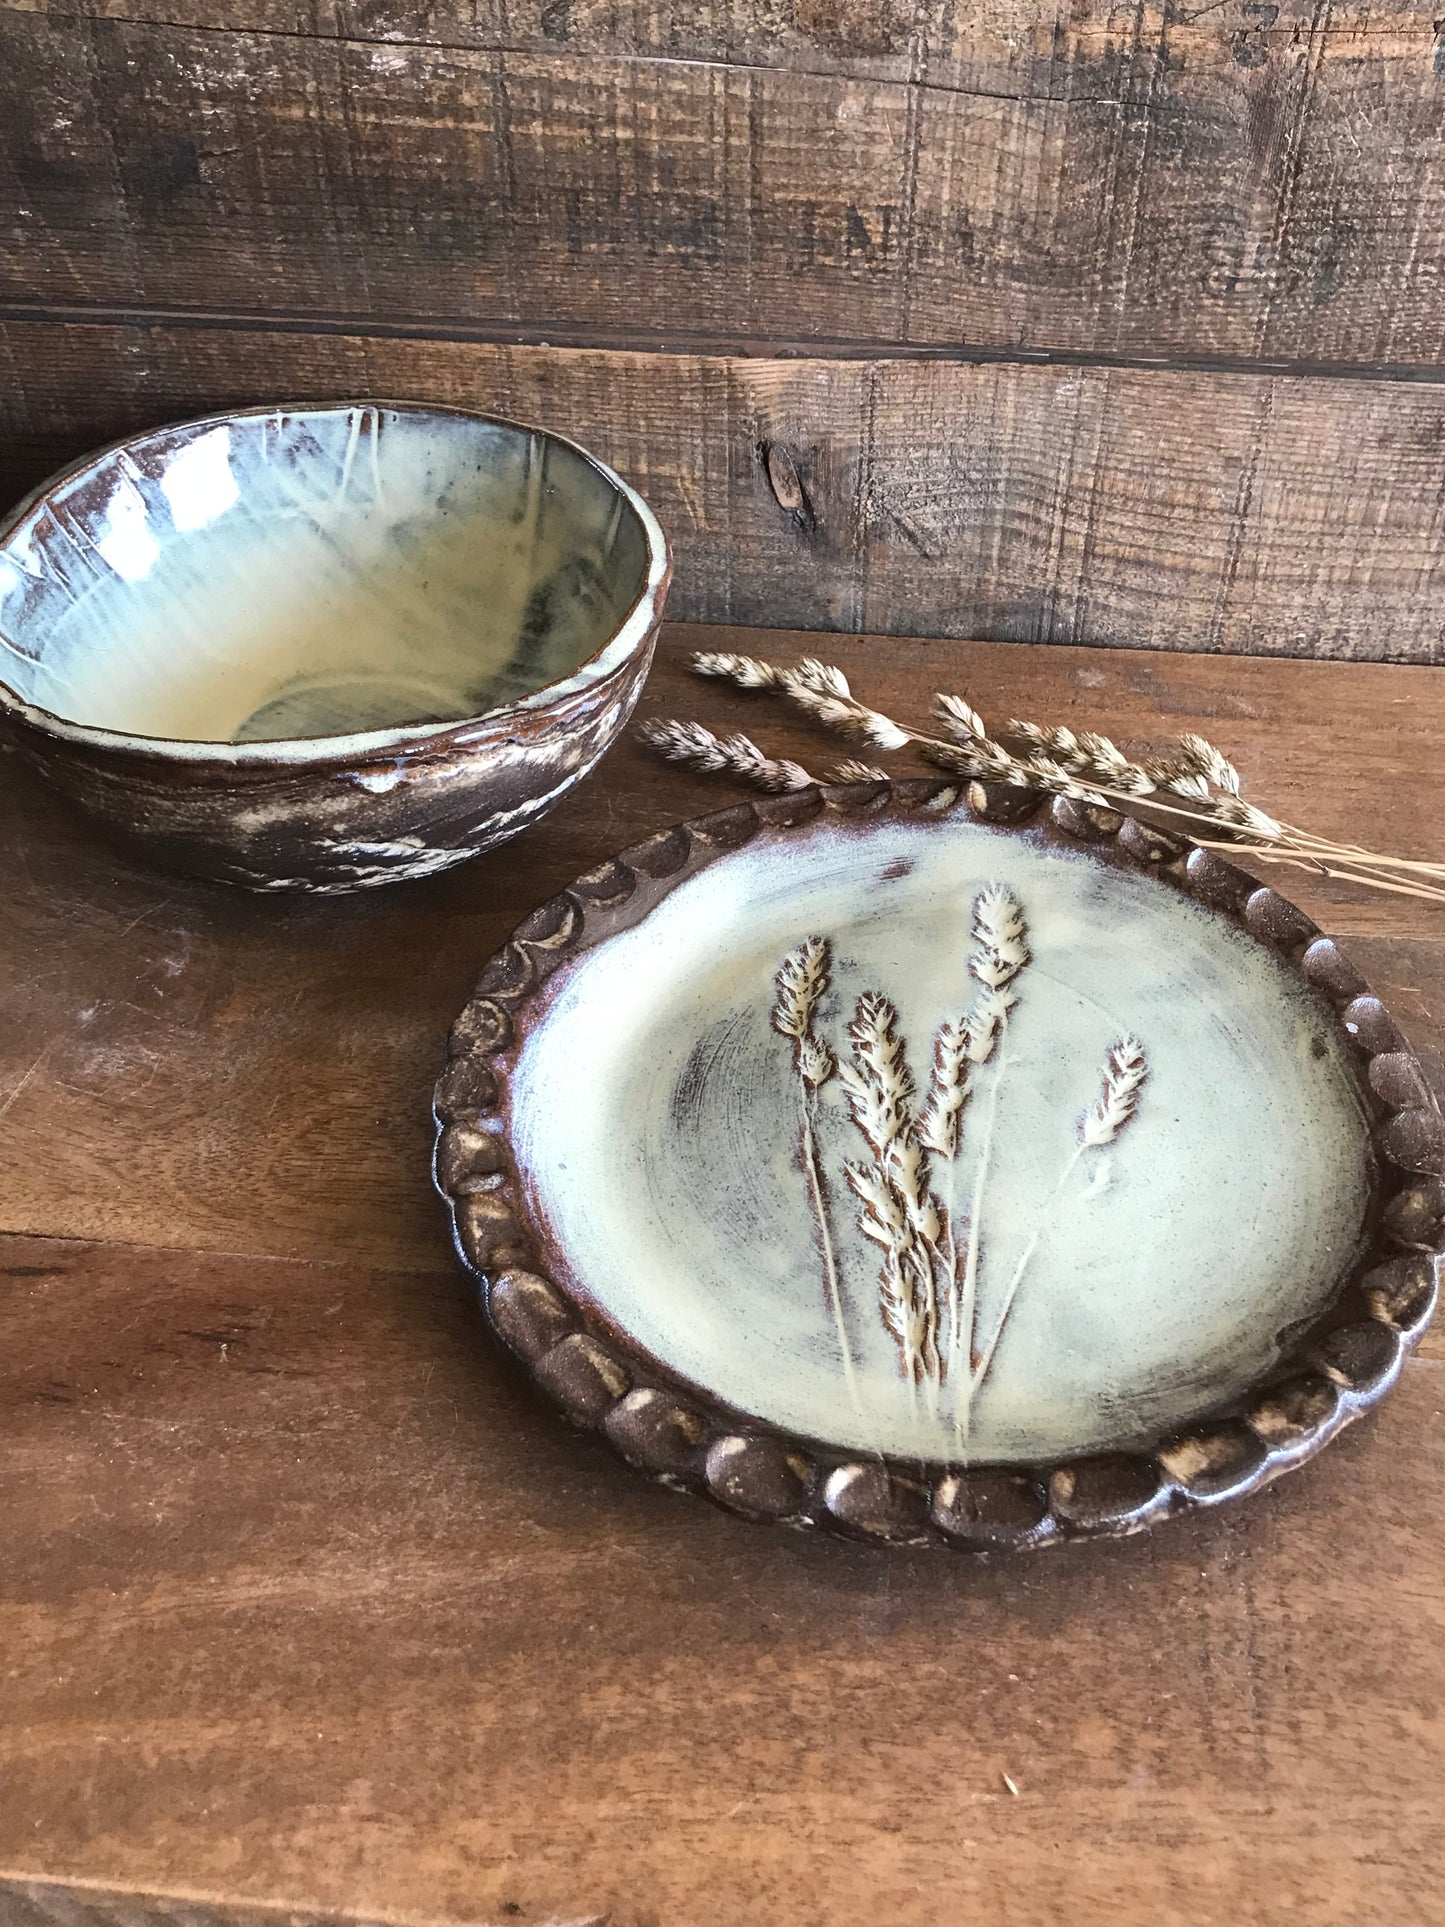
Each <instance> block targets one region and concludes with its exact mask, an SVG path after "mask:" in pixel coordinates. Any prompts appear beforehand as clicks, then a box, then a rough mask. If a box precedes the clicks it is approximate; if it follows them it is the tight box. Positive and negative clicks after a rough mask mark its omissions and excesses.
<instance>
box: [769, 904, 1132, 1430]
mask: <svg viewBox="0 0 1445 1927" xmlns="http://www.w3.org/2000/svg"><path fill="white" fill-rule="evenodd" d="M1030 961H1031V954H1030V950H1029V932H1028V920H1027V918H1026V916H1025V913H1024V907H1023V904H1022V903H1021V902H1020V901H1019V899H1018V897H1017V896H1015V895H1014V893H1013V892H1012V891H1011V890H1010V889H1009V888H1007V886H1005V885H1003V884H998V883H993V884H989V885H987V886H986V887H985V888H983V889H982V890H980V891H978V892H977V894H976V895H975V897H974V899H973V903H972V919H971V948H970V952H969V957H968V973H969V975H970V976H971V977H972V978H973V980H974V983H975V985H976V990H975V994H974V998H973V1001H972V1003H971V1004H970V1006H969V1008H968V1011H967V1013H966V1015H965V1016H964V1017H963V1018H962V1019H961V1020H954V1019H944V1021H943V1022H941V1023H940V1024H939V1026H938V1028H937V1029H936V1031H935V1032H934V1035H933V1040H932V1046H933V1047H932V1057H931V1061H930V1069H929V1079H928V1085H927V1089H926V1091H925V1094H924V1096H923V1099H922V1102H921V1103H920V1102H918V1101H917V1096H918V1093H917V1085H916V1083H915V1080H914V1077H913V1073H912V1071H911V1069H910V1068H909V1064H908V1054H907V1045H906V1043H905V1040H904V1038H903V1036H902V1033H901V1031H900V1028H899V1016H898V1011H897V1009H896V1007H895V1006H894V1004H893V1003H892V1002H891V1001H890V1000H889V999H888V998H887V997H886V996H884V995H883V994H882V993H881V992H880V991H877V990H872V989H869V990H864V991H863V992H862V993H861V994H860V995H859V997H858V999H857V1003H856V1007H855V1011H854V1015H853V1017H852V1019H851V1020H850V1022H849V1023H848V1026H847V1035H848V1056H847V1057H846V1058H841V1059H840V1057H839V1056H838V1055H837V1054H836V1053H835V1052H834V1050H833V1049H832V1047H831V1046H830V1045H829V1044H828V1043H827V1042H825V1040H824V1039H823V1038H822V1037H821V1036H820V1035H819V1032H818V1028H817V1018H818V1012H819V1006H820V1005H821V1003H822V1000H823V998H824V996H825V995H826V993H827V991H828V988H829V985H830V982H831V969H832V947H831V944H830V942H829V940H828V939H827V938H826V937H820V936H812V937H808V938H807V939H805V941H804V942H803V943H801V944H800V945H799V946H798V947H797V948H796V949H795V950H792V951H790V952H789V953H788V954H787V955H786V956H785V957H784V958H783V961H782V963H781V964H780V965H779V967H778V970H777V972H776V975H775V977H774V991H775V999H774V1003H773V1006H772V1010H771V1013H770V1022H771V1025H772V1028H773V1029H774V1030H775V1031H776V1032H777V1033H778V1034H779V1035H780V1036H781V1037H783V1038H785V1039H787V1040H788V1041H789V1043H790V1044H791V1046H792V1064H793V1071H794V1075H795V1076H796V1078H797V1082H798V1102H799V1118H800V1124H799V1140H800V1154H801V1162H802V1167H803V1173H804V1180H805V1184H806V1188H807V1191H808V1198H809V1205H810V1208H811V1211H812V1214H813V1217H814V1221H815V1224H816V1228H817V1237H818V1244H819V1248H820V1250H821V1253H822V1258H823V1270H824V1279H825V1283H826V1287H827V1294H828V1302H829V1307H830V1310H831V1312H832V1315H833V1320H834V1324H835V1328H836V1332H837V1338H838V1344H839V1349H840V1352H841V1355H842V1363H843V1374H844V1378H845V1381H846V1383H847V1387H848V1395H849V1399H850V1401H851V1402H852V1404H853V1406H854V1409H855V1411H856V1410H861V1406H860V1393H859V1385H858V1375H857V1369H856V1364H855V1360H854V1356H853V1348H852V1346H851V1344H850V1342H849V1337H848V1326H847V1316H846V1312H845V1307H844V1302H843V1291H842V1285H841V1281H840V1277H839V1269H838V1259H837V1253H836V1251H835V1249H834V1244H833V1239H832V1233H831V1230H830V1227H829V1223H828V1211H827V1197H826V1190H825V1186H824V1181H823V1165H822V1157H821V1154H820V1148H819V1131H818V1102H819V1093H820V1091H821V1090H822V1088H823V1087H824V1086H825V1085H826V1084H828V1083H829V1082H830V1081H831V1080H832V1079H833V1078H834V1077H835V1076H836V1077H837V1079H838V1081H839V1083H840V1084H841V1086H842V1089H843V1094H844V1097H845V1100H846V1103H847V1108H848V1113H849V1117H850V1119H851V1122H852V1124H853V1126H854V1128H855V1129H856V1130H857V1131H858V1133H859V1135H860V1136H861V1138H862V1139H863V1143H864V1145H865V1147H866V1149H867V1152H868V1156H867V1157H866V1158H861V1159H860V1158H853V1159H848V1160H845V1162H844V1166H843V1174H844V1177H845V1178H846V1180H847V1183H848V1188H849V1190H850V1191H851V1192H852V1194H853V1198H854V1200H855V1202H856V1204H857V1207H858V1209H857V1215H856V1223H857V1228H858V1230H859V1232H860V1233H861V1234H862V1236H863V1237H864V1238H866V1239H867V1240H868V1241H869V1243H871V1244H873V1245H875V1246H877V1248H878V1250H879V1252H880V1253H881V1264H880V1268H879V1273H878V1308H879V1312H880V1314H881V1317H882V1321H883V1325H884V1328H885V1329H886V1330H887V1332H888V1334H889V1336H890V1337H891V1338H892V1340H893V1342H894V1344H895V1345H896V1347H897V1350H898V1356H899V1363H900V1366H901V1369H902V1372H903V1376H904V1379H905V1381H906V1383H907V1385H908V1392H909V1401H910V1405H912V1406H914V1407H915V1408H916V1404H917V1398H918V1393H919V1390H920V1388H922V1389H923V1391H924V1394H925V1396H926V1398H927V1400H928V1406H929V1410H930V1412H931V1413H932V1414H933V1415H935V1416H936V1415H937V1413H938V1411H939V1407H940V1403H941V1395H942V1392H943V1388H944V1387H945V1385H948V1386H950V1387H951V1389H952V1393H953V1405H952V1415H953V1429H954V1436H955V1440H956V1443H957V1449H958V1452H959V1455H960V1456H964V1455H966V1452H967V1445H968V1436H969V1428H970V1422H971V1416H972V1405H973V1400H974V1398H975V1396H976V1394H977V1393H978V1391H979V1389H980V1388H981V1387H982V1385H983V1384H984V1382H985V1380H986V1379H987V1377H988V1374H989V1371H990V1369H991V1368H992V1365H993V1362H994V1358H995V1356H996V1354H997V1352H998V1348H999V1345H1000V1342H1001V1340H1002V1338H1003V1335H1004V1331H1005V1328H1006V1326H1007V1324H1008V1321H1009V1317H1010V1314H1011V1313H1012V1311H1013V1307H1014V1302H1015V1300H1016V1298H1017V1297H1018V1293H1019V1289H1020V1286H1021V1285H1022V1283H1023V1280H1024V1277H1025V1275H1026V1273H1027V1272H1028V1269H1029V1266H1030V1265H1031V1264H1032V1262H1033V1259H1034V1256H1035V1254H1036V1252H1037V1250H1038V1247H1039V1244H1040V1243H1041V1241H1042V1239H1043V1237H1044V1235H1045V1233H1046V1232H1047V1230H1048V1227H1049V1225H1050V1223H1051V1222H1052V1219H1053V1214H1054V1213H1055V1210H1056V1208H1057V1206H1058V1203H1059V1201H1060V1199H1061V1198H1062V1196H1063V1194H1064V1191H1065V1188H1066V1186H1067V1183H1068V1180H1069V1178H1070V1177H1071V1176H1072V1174H1073V1172H1074V1170H1075V1169H1076V1167H1077V1166H1078V1164H1079V1162H1080V1160H1081V1159H1082V1158H1083V1157H1084V1156H1085V1155H1086V1154H1087V1153H1088V1152H1090V1151H1096V1150H1100V1149H1102V1148H1103V1147H1105V1146H1106V1145H1109V1144H1112V1143H1114V1142H1115V1140H1116V1139H1117V1138H1118V1137H1119V1135H1120V1133H1121V1132H1122V1131H1123V1129H1124V1127H1125V1126H1126V1125H1127V1124H1128V1123H1129V1121H1130V1120H1131V1119H1132V1118H1133V1116H1134V1115H1135V1112H1136V1111H1137V1109H1138V1105H1139V1098H1140V1093H1141V1092H1142V1090H1143V1086H1144V1082H1145V1079H1146V1077H1147V1074H1148V1067H1147V1061H1146V1058H1145V1053H1144V1047H1143V1045H1142V1044H1140V1042H1139V1041H1138V1039H1137V1038H1135V1037H1133V1036H1129V1035H1126V1036H1124V1037H1121V1038H1120V1039H1119V1040H1118V1042H1117V1043H1115V1044H1114V1045H1113V1046H1112V1047H1111V1048H1110V1050H1109V1052H1108V1054H1107V1056H1106V1058H1105V1063H1104V1069H1103V1073H1102V1079H1101V1087H1100V1092H1099V1095H1098V1097H1097V1098H1096V1100H1095V1101H1094V1103H1093V1104H1092V1105H1091V1106H1090V1108H1089V1109H1088V1110H1087V1111H1086V1112H1085V1113H1084V1115H1083V1116H1082V1117H1081V1118H1080V1120H1079V1122H1078V1125H1077V1127H1076V1134H1077V1142H1076V1143H1075V1145H1074V1147H1073V1149H1072V1150H1071V1151H1070V1153H1069V1155H1068V1157H1067V1158H1066V1160H1065V1162H1064V1165H1063V1169H1062V1170H1061V1172H1060V1173H1059V1176H1058V1178H1057V1180H1056V1181H1055V1183H1054V1185H1053V1188H1052V1189H1051V1191H1050V1192H1049V1194H1048V1196H1047V1197H1046V1199H1045V1200H1044V1202H1043V1204H1042V1206H1041V1208H1040V1211H1039V1215H1038V1219H1037V1221H1036V1223H1035V1225H1034V1227H1033V1230H1032V1232H1031V1234H1030V1236H1029V1238H1028V1241H1027V1243H1026V1244H1025V1247H1024V1250H1023V1252H1022V1254H1021V1256H1020V1258H1019V1260H1018V1263H1017V1264H1016V1266H1015V1268H1014V1271H1013V1274H1012V1276H1011V1277H1010V1279H1009V1281H1008V1284H1007V1286H1006V1287H1005V1289H1004V1293H1003V1297H1002V1301H1001V1303H1000V1306H999V1310H998V1314H997V1317H996V1320H995V1322H994V1328H993V1333H992V1336H991V1337H990V1338H989V1340H988V1342H987V1344H986V1345H984V1346H982V1348H980V1346H979V1344H978V1337H977V1326H978V1312H979V1304H980V1290H979V1286H980V1268H981V1263H982V1257H983V1252H984V1239H983V1221H984V1211H985V1205H986V1203H987V1199H988V1180H989V1174H990V1169H991V1164H992V1158H993V1151H994V1141H995V1134H996V1128H997V1120H998V1111H999V1102H1000V1092H1001V1088H1002V1085H1003V1079H1004V1074H1005V1071H1006V1070H1007V1068H1008V1061H1009V1060H1008V1052H1007V1048H1006V1039H1007V1033H1008V1028H1009V1023H1010V1019H1011V1017H1012V1015H1013V1013H1014V1011H1015V1009H1016V1008H1017V1007H1018V1004H1019V1002H1020V998H1021V985H1022V981H1023V973H1024V972H1025V970H1026V969H1027V966H1028V964H1029V963H1030ZM990 1064H992V1065H993V1075H992V1077H991V1079H990V1082H989V1092H988V1100H987V1104H986V1106H985V1110H984V1115H983V1120H982V1134H981V1139H980V1142H979V1144H978V1147H977V1151H976V1155H975V1159H974V1167H973V1186H972V1193H971V1205H970V1210H969V1213H968V1216H967V1219H966V1224H967V1241H966V1244H965V1245H964V1246H963V1248H962V1249H960V1244H959V1229H960V1227H959V1222H958V1219H957V1216H956V1210H955V1205H954V1189H955V1175H954V1174H955V1167H956V1164H957V1161H958V1158H959V1155H960V1152H961V1150H962V1148H963V1145H964V1139H965V1135H966V1131H965V1125H966V1118H965V1111H966V1107H967V1105H968V1101H969V1098H970V1096H971V1094H972V1089H973V1081H974V1077H975V1074H976V1073H977V1072H978V1071H979V1070H981V1069H982V1068H983V1067H984V1066H986V1065H990ZM940 1164H941V1166H942V1167H943V1168H944V1170H945V1171H946V1174H947V1175H946V1182H944V1184H943V1190H944V1196H943V1197H940V1195H939V1193H938V1191H937V1190H936V1189H935V1166H936V1165H940Z"/></svg>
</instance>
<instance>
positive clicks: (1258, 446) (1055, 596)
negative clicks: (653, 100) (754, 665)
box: [0, 322, 1445, 662]
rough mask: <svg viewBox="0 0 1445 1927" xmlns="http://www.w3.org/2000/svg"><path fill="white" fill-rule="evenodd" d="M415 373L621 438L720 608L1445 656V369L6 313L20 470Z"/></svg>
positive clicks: (6, 405) (3, 458)
mask: <svg viewBox="0 0 1445 1927" xmlns="http://www.w3.org/2000/svg"><path fill="white" fill-rule="evenodd" d="M340 395H394V396H395V395H399V396H402V397H410V398H415V399H418V400H436V401H444V402H452V403H461V404H464V405H469V406H475V407H482V408H488V409H492V410H494V411H496V412H500V413H503V414H510V415H513V416H515V417H516V418H518V419H520V420H523V421H529V422H535V423H538V424H540V425H541V426H543V427H547V428H553V429H558V430H560V431H561V432H562V433H564V434H568V435H571V436H573V437H575V438H576V439H578V440H580V441H582V442H583V443H585V444H586V445H587V446H589V447H591V448H593V449H595V450H596V451H597V452H598V453H599V454H601V455H602V456H604V457H605V458H606V459H607V460H608V461H610V462H612V463H613V464H614V466H616V467H617V468H619V469H620V470H621V471H622V473H623V474H624V475H626V476H627V478H628V479H629V480H630V481H632V482H633V483H635V484H636V485H637V487H639V488H640V489H641V490H642V491H643V493H644V494H645V495H646V496H647V497H648V499H649V501H650V502H651V503H652V505H653V507H654V508H655V509H656V511H657V513H658V515H659V517H660V518H661V520H662V522H663V524H664V526H665V528H666V529H667V531H668V534H669V536H670V537H671V538H672V540H673V542H674V545H675V548H676V550H677V555H678V569H677V576H676V581H675V585H674V589H673V597H672V602H671V605H670V606H671V607H672V608H673V609H674V611H675V612H676V613H677V614H679V615H681V616H684V617H687V618H690V619H693V620H702V621H717V622H721V621H739V622H746V623H752V624H760V623H769V622H772V623H777V622H779V621H784V622H786V623H788V624H789V625H791V626H796V627H809V628H824V629H842V630H865V631H876V632H880V633H889V634H895V635H902V634H911V635H924V636H927V635H953V636H961V637H966V636H970V635H992V636H994V637H996V638H998V639H999V640H1016V641H1047V642H1070V643H1072V642H1079V643H1089V644H1102V645H1115V644H1117V645H1124V646H1154V647H1159V648H1170V649H1196V650H1222V651H1226V652H1245V651H1247V652H1251V653H1275V654H1296V655H1317V656H1333V657H1359V658H1371V657H1373V658H1380V657H1393V658H1396V659H1400V660H1413V661H1416V662H1439V661H1445V612H1442V608H1441V605H1440V602H1439V598H1438V597H1436V596H1434V595H1433V594H1432V593H1431V585H1432V582H1433V579H1434V577H1435V575H1436V573H1437V572H1438V571H1439V569H1440V567H1441V563H1442V558H1445V486H1442V468H1441V465H1442V459H1445V458H1442V449H1445V387H1437V386H1435V385H1433V384H1418V383H1417V384H1410V383H1400V382H1385V381H1368V382H1367V381H1346V380H1327V379H1323V378H1319V377H1316V378H1312V379H1301V378H1297V377H1287V376H1278V375H1275V376H1270V375H1247V376H1246V375H1229V374H1221V373H1204V372H1197V371H1196V372H1178V371H1176V372H1165V371H1141V370H1121V369H1112V370H1111V369H1099V368H1092V369H1058V368H1040V367H1032V366H1027V365H1023V364H1019V363H1010V364H1001V365H992V366H987V365H986V366H968V365H963V364H959V363H953V362H928V361H925V362H918V361H896V360H895V361H881V362H869V363H864V362H851V361H839V360H811V359H804V360H778V359H766V358H756V359H755V358H750V357H744V356H734V357H727V356H710V355H708V356H704V355H679V354H632V353H627V354H623V353H612V352H608V351H604V350H598V349H586V350H583V349H578V350H562V349H548V348H539V347H519V346H505V345H501V344H485V343H460V342H435V341H433V342H423V341H408V340H396V339H387V338H382V337H377V336H368V335H317V334H315V333H311V332H304V331H297V330H295V329H286V330H282V331H279V332H269V331H261V330H257V329H245V328H240V327H231V326H224V327H216V328H210V327H196V328H175V327H161V326H152V327H140V326H133V325H132V326H121V325H108V326H95V325H81V324H71V325H66V326H52V325H45V324H40V323H20V322H11V323H8V324H0V489H3V492H4V494H5V495H6V496H9V497H13V496H15V495H18V494H19V493H20V492H21V490H22V489H23V488H26V487H29V486H31V485H33V484H34V483H37V482H39V481H40V480H41V479H42V478H43V477H44V475H46V474H47V473H48V472H49V471H50V470H51V469H52V468H54V467H55V466H57V465H58V464H59V463H60V462H61V461H63V460H66V459H69V458H71V457H73V456H75V455H78V454H80V453H82V452H84V451H85V450H86V449H88V448H90V447H93V446H95V445H96V444H97V443H99V442H101V441H104V440H106V439H109V438H111V437H113V436H116V435H119V434H122V433H126V432H130V431H132V430H134V429H137V428H140V427H143V426H150V425H153V424H155V423H157V422H161V421H165V420H174V419H177V418H178V417H182V416H186V415H194V414H200V413H204V412H205V411H207V410H208V409H212V408H217V407H225V406H238V405H243V404H250V403H253V402H255V401H256V400H257V399H258V397H268V398H271V399H274V400H296V401H301V400H313V399H328V398H335V397H337V396H340Z"/></svg>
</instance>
